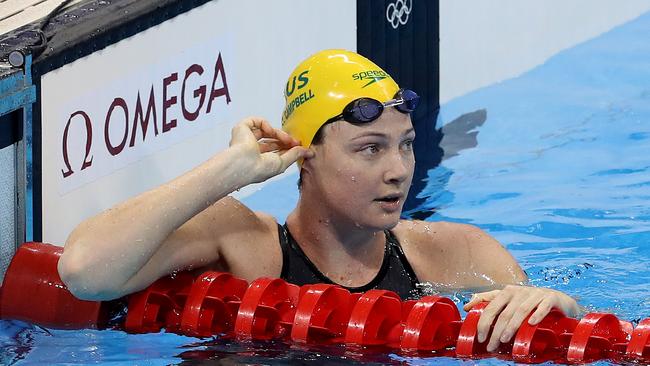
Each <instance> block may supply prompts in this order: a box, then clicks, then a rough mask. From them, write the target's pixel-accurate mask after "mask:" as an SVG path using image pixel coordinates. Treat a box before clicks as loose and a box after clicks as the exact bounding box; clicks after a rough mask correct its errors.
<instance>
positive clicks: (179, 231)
mask: <svg viewBox="0 0 650 366" xmlns="http://www.w3.org/2000/svg"><path fill="white" fill-rule="evenodd" d="M285 100H286V101H285V109H284V113H283V115H282V130H279V129H275V128H273V127H272V126H271V124H270V123H269V122H268V121H266V120H264V119H263V118H258V117H250V118H246V119H244V120H243V121H241V122H240V123H238V124H237V125H236V126H235V127H234V128H233V129H232V136H231V140H230V146H229V147H228V148H227V149H226V150H224V151H222V152H220V153H218V154H216V155H215V156H213V157H212V158H210V159H209V160H207V161H206V162H204V163H203V164H201V165H200V166H198V167H196V168H195V169H193V170H191V171H190V172H188V173H186V174H184V175H182V176H180V177H178V178H176V179H174V180H172V181H171V182H169V183H167V184H164V185H162V186H160V187H157V188H155V189H152V190H150V191H148V192H145V193H142V194H140V195H138V196H136V197H134V198H131V199H129V200H127V201H125V202H123V203H120V204H118V205H116V206H115V207H113V208H111V209H109V210H107V211H105V212H102V213H100V214H99V215H97V216H95V217H91V218H89V219H87V220H85V221H84V222H82V223H80V224H79V226H77V227H76V228H75V229H74V231H73V232H72V233H71V234H70V236H69V238H68V240H67V241H66V243H65V248H64V252H63V255H62V256H61V259H60V261H59V267H58V269H59V274H60V276H61V278H62V279H63V281H64V282H65V284H66V285H67V286H68V288H69V290H70V291H71V292H72V293H73V294H74V295H75V296H77V297H79V298H81V299H88V300H110V299H115V298H119V297H121V296H124V295H126V294H129V293H132V292H135V291H138V290H142V289H143V288H145V287H147V286H148V285H150V284H151V283H152V282H154V281H155V280H156V279H158V278H160V277H162V276H165V275H168V274H170V273H172V272H175V271H179V270H186V269H195V270H201V271H205V270H217V271H228V272H231V273H232V274H234V275H235V276H237V277H240V278H244V279H246V280H248V281H252V280H254V279H256V278H259V277H281V278H283V279H285V280H287V281H288V282H292V283H295V284H298V285H303V284H307V283H318V282H325V283H336V284H339V285H341V286H344V287H346V288H348V289H350V290H351V291H366V290H369V289H372V288H380V289H387V290H392V291H395V292H397V293H398V294H399V295H400V296H402V297H403V298H406V297H414V296H415V297H417V294H418V291H419V286H418V284H419V283H421V282H430V283H434V284H445V285H446V286H447V287H448V288H454V289H476V288H491V289H492V291H489V292H480V293H477V294H475V295H474V296H473V298H472V300H471V301H470V302H469V303H468V304H466V305H465V309H466V310H468V309H469V308H471V307H472V306H473V305H475V304H477V303H479V302H481V301H489V302H490V303H489V305H488V306H487V308H486V309H485V311H484V313H483V315H482V316H481V319H480V321H479V326H478V337H479V340H480V341H481V342H486V341H487V342H488V345H487V348H488V350H489V351H493V350H495V349H496V348H497V347H498V346H499V344H500V342H508V341H510V339H511V338H512V337H513V335H514V334H515V332H516V330H517V329H518V328H519V325H520V324H521V323H522V322H523V321H524V320H525V318H526V316H527V315H528V314H530V313H531V312H533V315H532V316H531V318H530V319H529V320H528V321H529V322H530V323H531V324H536V323H538V322H540V321H541V320H542V319H543V318H544V316H545V315H546V314H547V313H548V312H549V311H550V310H551V309H552V308H558V309H560V310H562V311H563V312H564V313H565V314H567V315H568V316H576V314H577V312H578V305H577V303H576V301H575V300H574V299H572V298H571V297H569V296H568V295H566V294H564V293H562V292H559V291H556V290H552V289H546V288H538V287H531V286H526V285H524V283H525V281H526V280H527V278H526V274H525V273H524V272H523V271H522V269H521V268H520V267H519V265H518V264H517V262H516V261H515V260H514V258H513V257H512V256H511V255H510V254H509V253H508V252H507V251H506V250H505V249H504V248H503V247H502V246H501V245H500V244H499V243H498V242H497V241H496V240H495V239H493V238H492V237H491V236H489V235H488V234H487V233H485V232H483V231H482V230H480V229H478V228H476V227H474V226H471V225H465V224H457V223H447V222H424V221H410V220H402V219H401V218H400V214H401V211H402V206H403V204H404V200H405V199H406V196H407V193H408V190H409V187H410V185H411V179H412V177H413V170H414V164H415V158H414V155H413V150H412V146H413V140H414V138H415V132H414V130H413V125H412V124H411V118H410V113H411V112H412V111H413V110H414V109H415V108H416V106H417V104H418V101H419V97H418V96H417V94H416V93H415V92H413V91H411V90H408V89H400V87H398V85H397V84H396V83H395V81H394V80H393V79H392V78H391V77H390V75H388V74H387V73H385V72H384V71H383V70H382V69H381V68H379V67H378V66H377V65H375V64H374V63H372V62H371V61H369V60H368V59H366V58H364V57H362V56H360V55H358V54H356V53H353V52H348V51H343V50H326V51H321V52H319V53H317V54H315V55H313V56H311V57H310V58H308V59H307V60H305V61H304V62H302V63H301V64H300V65H299V66H298V67H297V68H296V69H295V70H294V72H293V73H292V74H291V76H290V77H289V81H288V82H287V86H286V89H285ZM294 163H298V164H299V166H300V181H299V189H300V198H299V201H298V203H297V206H296V207H295V209H294V210H293V211H292V212H291V213H290V214H289V216H288V217H287V220H286V223H284V224H279V223H277V222H276V220H275V219H274V218H273V217H272V216H270V215H268V214H265V213H262V212H253V211H252V210H250V209H249V208H247V207H246V206H244V205H243V204H242V203H240V202H238V201H237V200H236V199H234V198H232V197H230V196H229V194H230V193H232V192H234V191H235V190H237V189H240V188H242V187H244V186H246V185H249V184H251V183H256V182H263V181H265V180H267V179H269V178H271V177H273V176H275V175H278V174H280V173H282V172H284V171H285V170H286V169H287V168H288V167H289V166H290V165H291V164H294ZM495 320H496V323H495V328H494V331H493V333H492V336H491V337H490V339H489V340H488V339H487V335H488V333H489V329H490V325H491V324H492V323H493V321H495Z"/></svg>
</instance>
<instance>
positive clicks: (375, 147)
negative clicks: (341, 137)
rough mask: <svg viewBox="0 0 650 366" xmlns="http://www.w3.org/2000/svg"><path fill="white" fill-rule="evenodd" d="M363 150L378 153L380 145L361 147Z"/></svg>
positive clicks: (368, 152)
mask: <svg viewBox="0 0 650 366" xmlns="http://www.w3.org/2000/svg"><path fill="white" fill-rule="evenodd" d="M361 151H362V152H364V153H367V154H376V153H378V152H379V146H377V145H375V144H372V145H366V146H364V147H362V148H361Z"/></svg>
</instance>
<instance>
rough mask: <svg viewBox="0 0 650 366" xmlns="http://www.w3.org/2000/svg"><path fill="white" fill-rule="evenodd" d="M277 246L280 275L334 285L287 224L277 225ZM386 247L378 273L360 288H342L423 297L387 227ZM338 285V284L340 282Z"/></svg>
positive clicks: (293, 280)
mask: <svg viewBox="0 0 650 366" xmlns="http://www.w3.org/2000/svg"><path fill="white" fill-rule="evenodd" d="M278 231H279V233H280V246H281V247H282V274H281V275H280V277H282V279H284V280H285V281H287V282H290V283H293V284H296V285H306V284H313V283H330V284H336V283H335V282H334V281H332V280H330V279H329V278H328V277H327V276H325V275H324V274H323V273H322V272H321V271H319V270H318V268H316V265H314V263H312V261H311V260H309V258H308V257H307V255H305V252H303V251H302V249H301V248H300V246H299V245H298V243H297V242H296V240H295V239H294V238H293V236H291V233H290V232H289V228H288V227H287V224H284V226H281V225H279V224H278ZM384 233H385V234H386V247H385V250H384V260H383V262H382V263H381V268H380V269H379V272H378V273H377V275H376V276H375V278H373V279H372V280H371V281H370V282H368V283H367V284H365V285H363V286H360V287H345V286H341V287H344V288H346V289H348V290H350V291H351V292H364V291H368V290H370V289H382V290H390V291H394V292H396V293H397V294H398V295H399V296H400V297H401V298H402V299H413V298H419V297H421V296H422V293H421V290H420V288H419V287H418V286H417V284H418V283H419V282H420V281H419V280H418V278H417V276H416V275H415V272H414V271H413V268H412V267H411V265H410V264H409V262H408V260H407V259H406V256H405V255H404V252H403V251H402V247H401V246H400V244H399V241H398V240H397V238H396V237H395V235H394V234H393V233H392V232H391V231H390V230H385V231H384ZM339 286H340V285H339Z"/></svg>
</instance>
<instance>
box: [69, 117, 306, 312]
mask: <svg viewBox="0 0 650 366" xmlns="http://www.w3.org/2000/svg"><path fill="white" fill-rule="evenodd" d="M306 154H307V150H306V149H304V148H302V147H300V146H299V143H298V141H295V140H294V139H292V138H291V137H290V136H288V135H287V134H286V133H284V132H282V131H279V130H276V129H273V128H272V127H271V126H270V124H269V123H268V122H267V121H265V120H263V119H260V118H248V119H245V120H243V121H242V122H240V123H239V124H238V125H237V126H235V127H234V128H233V131H232V138H231V143H230V147H229V148H228V149H226V150H225V151H222V152H220V153H218V154H217V155H215V156H213V157H212V158H210V159H209V160H208V161H206V162H205V163H203V164H201V165H200V166H198V167H197V168H195V169H193V170H192V171H190V172H188V173H186V174H184V175H182V176H180V177H178V178H176V179H174V180H172V181H171V182H169V183H167V184H164V185H162V186H160V187H157V188H155V189H153V190H150V191H148V192H145V193H142V194H140V195H138V196H136V197H134V198H132V199H129V200H127V201H125V202H122V203H120V204H118V205H116V206H115V207H113V208H111V209H109V210H107V211H104V212H102V213H100V214H99V215H97V216H94V217H91V218H89V219H87V220H85V221H84V222H82V223H81V224H79V226H77V228H75V229H74V231H73V232H72V233H71V234H70V236H69V237H68V240H67V241H66V244H65V248H64V252H63V255H62V256H61V259H60V260H59V266H58V269H59V274H60V276H61V279H62V280H63V281H64V283H65V284H66V286H68V288H69V290H70V291H71V292H72V293H73V294H75V295H76V296H78V297H80V298H84V299H95V300H99V299H102V300H103V299H112V298H116V297H120V296H122V295H124V294H126V293H129V292H132V291H135V290H138V289H141V288H143V287H146V286H147V285H149V284H150V283H151V282H153V281H155V280H156V279H157V278H158V277H160V276H162V275H165V274H168V273H170V272H172V271H174V270H178V269H184V268H188V267H191V266H195V265H205V264H207V263H208V262H213V261H216V260H218V259H219V258H218V252H219V251H218V245H219V243H220V242H219V230H218V229H215V228H214V227H211V225H212V224H214V223H211V219H213V218H219V217H221V216H224V217H227V218H229V219H230V220H247V219H250V218H246V217H238V216H246V215H248V214H249V213H250V211H248V210H243V209H237V208H238V207H241V205H237V204H236V203H235V202H236V201H235V200H223V201H220V200H221V199H222V198H224V197H225V196H227V195H228V194H229V193H231V192H233V191H235V190H236V189H239V188H241V187H243V186H246V185H248V184H251V183H255V182H261V181H264V180H266V179H268V178H269V177H272V176H274V175H277V174H279V173H281V172H283V171H284V170H285V169H286V168H287V167H288V166H289V165H291V164H292V163H293V162H295V161H296V160H297V159H299V158H301V157H304V156H305V155H306ZM218 201H220V202H218ZM213 205H214V206H213ZM210 206H213V207H211V211H213V212H210V213H205V214H203V215H200V214H199V213H201V212H203V211H204V210H205V209H206V208H207V207H210ZM208 211H210V210H208ZM214 211H216V212H214ZM219 213H225V214H226V215H219ZM222 226H223V230H224V232H225V231H226V230H228V225H222Z"/></svg>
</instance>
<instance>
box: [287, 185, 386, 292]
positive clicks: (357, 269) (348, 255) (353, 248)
mask: <svg viewBox="0 0 650 366" xmlns="http://www.w3.org/2000/svg"><path fill="white" fill-rule="evenodd" d="M287 225H288V226H289V230H290V231H291V235H292V236H293V237H294V239H295V240H296V241H297V242H298V243H299V245H300V247H301V249H302V250H303V251H304V252H305V254H306V255H307V256H308V257H309V259H310V260H311V261H312V262H313V263H314V264H315V265H316V266H317V267H318V268H319V270H321V272H323V273H324V274H325V275H326V276H328V277H329V278H330V279H332V280H333V281H335V282H337V283H339V284H342V285H345V286H360V285H363V284H365V283H367V282H369V281H370V280H371V279H372V278H373V277H374V275H375V274H376V273H377V271H379V268H380V267H381V263H382V261H383V257H384V247H385V243H386V238H385V236H384V233H383V231H380V230H371V229H368V228H363V227H360V226H359V225H356V224H355V223H354V222H350V220H346V219H345V218H342V217H337V215H334V214H332V212H331V211H330V210H328V209H327V207H326V206H324V205H322V204H315V205H311V204H309V202H306V201H305V200H304V199H302V197H301V200H299V202H298V206H297V207H296V208H295V209H294V211H293V212H291V214H290V215H289V216H288V217H287Z"/></svg>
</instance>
